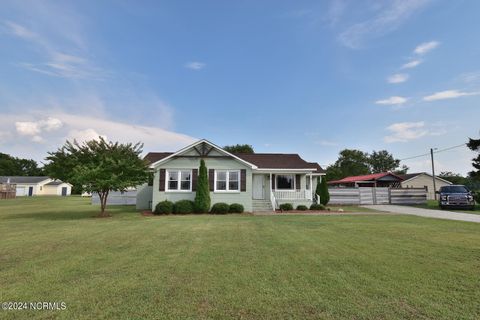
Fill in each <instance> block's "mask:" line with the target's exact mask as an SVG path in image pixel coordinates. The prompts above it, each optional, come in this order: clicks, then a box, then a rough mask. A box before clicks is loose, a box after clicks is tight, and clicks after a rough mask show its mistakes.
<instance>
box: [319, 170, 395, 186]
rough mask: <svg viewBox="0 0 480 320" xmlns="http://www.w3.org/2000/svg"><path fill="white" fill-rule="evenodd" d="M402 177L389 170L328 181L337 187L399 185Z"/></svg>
mask: <svg viewBox="0 0 480 320" xmlns="http://www.w3.org/2000/svg"><path fill="white" fill-rule="evenodd" d="M402 181H403V179H402V178H401V177H399V176H397V175H396V174H394V173H391V172H382V173H373V174H367V175H363V176H350V177H345V178H343V179H340V180H335V181H329V182H328V184H329V185H331V186H337V187H400V183H401V182H402Z"/></svg>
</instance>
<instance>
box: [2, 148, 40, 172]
mask: <svg viewBox="0 0 480 320" xmlns="http://www.w3.org/2000/svg"><path fill="white" fill-rule="evenodd" d="M43 174H44V172H43V170H42V168H39V167H38V163H37V162H36V161H34V160H31V159H22V158H16V157H12V156H11V155H8V154H6V153H0V176H41V175H43Z"/></svg>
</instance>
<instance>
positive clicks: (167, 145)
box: [0, 109, 196, 160]
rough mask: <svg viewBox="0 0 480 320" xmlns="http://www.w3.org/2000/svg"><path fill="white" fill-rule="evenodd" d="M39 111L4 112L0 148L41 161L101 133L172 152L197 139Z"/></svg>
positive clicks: (84, 116)
mask: <svg viewBox="0 0 480 320" xmlns="http://www.w3.org/2000/svg"><path fill="white" fill-rule="evenodd" d="M41 114H42V116H40V115H39V114H38V113H29V114H24V113H18V114H3V115H2V117H1V118H0V128H2V130H3V131H2V134H1V137H2V139H0V145H1V146H2V150H8V152H9V153H11V154H13V155H15V156H23V157H29V158H34V159H37V160H41V159H43V158H44V157H45V156H46V153H47V151H52V150H55V149H57V148H59V147H60V146H61V145H63V144H64V143H65V141H66V140H73V139H77V141H79V142H80V141H86V140H91V139H98V137H99V136H102V137H104V138H108V139H110V140H112V141H119V142H124V143H127V142H132V143H135V142H143V143H144V145H145V146H144V150H145V152H149V151H175V150H178V149H180V148H181V147H184V146H186V145H188V144H190V143H192V142H194V141H196V138H193V137H191V136H188V135H184V134H181V133H177V132H173V131H169V130H166V129H162V128H159V127H154V126H147V125H136V124H131V123H126V122H122V121H117V120H112V119H109V118H108V117H107V116H104V115H103V116H102V115H100V114H96V115H91V114H90V113H89V114H73V113H68V112H65V111H59V110H53V109H51V110H42V111H41ZM45 116H47V117H46V118H45ZM49 119H50V120H49ZM52 119H56V120H52ZM60 122H61V124H62V125H61V127H59V123H60ZM53 128H56V129H55V130H52V129H53ZM15 133H16V134H15ZM36 145H37V146H38V147H36Z"/></svg>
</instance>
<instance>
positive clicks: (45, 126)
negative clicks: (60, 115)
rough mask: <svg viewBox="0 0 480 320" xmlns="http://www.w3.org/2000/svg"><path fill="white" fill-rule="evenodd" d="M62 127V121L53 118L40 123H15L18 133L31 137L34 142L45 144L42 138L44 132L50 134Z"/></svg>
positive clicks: (39, 121)
mask: <svg viewBox="0 0 480 320" xmlns="http://www.w3.org/2000/svg"><path fill="white" fill-rule="evenodd" d="M62 126H63V123H62V121H60V120H59V119H57V118H51V117H49V118H47V119H42V120H38V121H16V122H15V129H16V132H17V133H18V134H19V135H22V136H30V137H31V139H32V141H33V142H44V139H43V138H42V136H40V134H41V133H42V132H43V131H46V132H50V131H54V130H58V129H60V128H61V127H62Z"/></svg>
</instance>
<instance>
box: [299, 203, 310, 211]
mask: <svg viewBox="0 0 480 320" xmlns="http://www.w3.org/2000/svg"><path fill="white" fill-rule="evenodd" d="M297 210H300V211H305V210H308V207H307V206H304V205H303V204H301V205H298V206H297Z"/></svg>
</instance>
